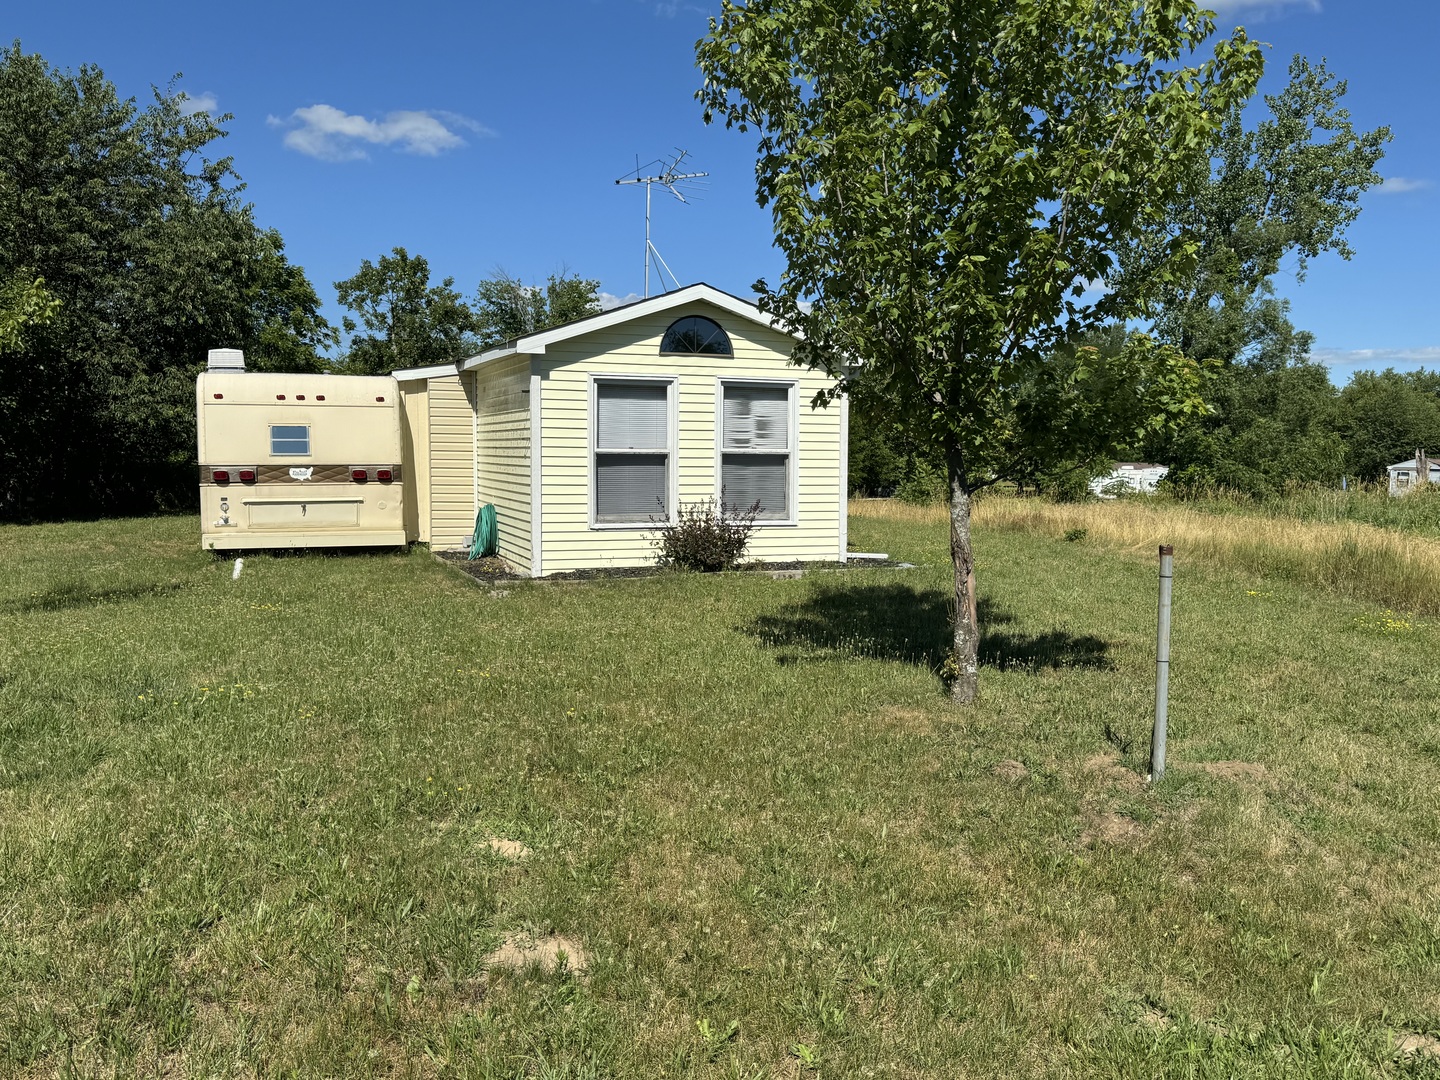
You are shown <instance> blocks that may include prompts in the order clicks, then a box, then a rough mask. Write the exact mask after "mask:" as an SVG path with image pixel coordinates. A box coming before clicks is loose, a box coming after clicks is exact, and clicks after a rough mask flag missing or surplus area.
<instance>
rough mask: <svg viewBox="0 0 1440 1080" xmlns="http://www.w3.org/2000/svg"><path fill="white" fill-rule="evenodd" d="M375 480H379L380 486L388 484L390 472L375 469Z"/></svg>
mask: <svg viewBox="0 0 1440 1080" xmlns="http://www.w3.org/2000/svg"><path fill="white" fill-rule="evenodd" d="M375 479H376V480H379V481H380V482H381V483H382V484H388V483H389V482H390V470H389V469H376V470H375Z"/></svg>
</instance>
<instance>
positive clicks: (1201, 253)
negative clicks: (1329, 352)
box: [1122, 56, 1391, 363]
mask: <svg viewBox="0 0 1440 1080" xmlns="http://www.w3.org/2000/svg"><path fill="white" fill-rule="evenodd" d="M1289 75H1290V80H1289V82H1288V83H1287V84H1286V86H1285V88H1284V90H1282V91H1281V92H1280V93H1278V94H1267V95H1266V96H1265V106H1266V109H1267V112H1268V115H1265V116H1264V118H1263V119H1261V120H1260V121H1259V122H1258V123H1255V124H1254V125H1253V126H1250V127H1247V126H1246V123H1245V115H1244V111H1243V109H1242V107H1241V103H1240V102H1234V103H1232V105H1231V108H1230V111H1229V113H1228V114H1227V115H1226V117H1225V121H1224V124H1223V125H1222V126H1221V128H1220V131H1219V132H1218V134H1217V137H1216V139H1215V142H1214V144H1213V146H1212V149H1211V153H1210V154H1209V155H1207V156H1205V157H1204V158H1199V159H1197V160H1196V161H1195V162H1194V163H1193V164H1192V168H1194V169H1195V172H1196V175H1195V176H1194V177H1193V178H1192V183H1191V184H1189V185H1187V188H1186V192H1185V195H1184V197H1183V198H1182V199H1180V200H1177V201H1176V202H1175V204H1174V205H1173V206H1172V207H1171V208H1170V211H1169V213H1168V214H1167V224H1166V227H1165V228H1164V229H1163V230H1159V231H1156V232H1154V233H1151V234H1148V235H1146V236H1144V237H1143V238H1142V242H1141V243H1138V244H1135V245H1132V246H1129V247H1127V249H1126V250H1125V251H1124V258H1123V263H1124V268H1125V273H1124V275H1123V276H1122V280H1124V279H1133V278H1137V277H1144V276H1148V275H1149V274H1150V273H1151V270H1152V266H1153V264H1155V263H1156V262H1157V261H1158V262H1160V263H1161V264H1162V265H1163V262H1164V260H1165V258H1166V253H1167V250H1168V248H1169V246H1170V243H1171V242H1172V241H1173V239H1174V238H1175V237H1177V236H1181V235H1188V236H1191V237H1193V238H1194V239H1195V242H1196V244H1197V249H1196V256H1197V257H1196V260H1195V263H1194V267H1193V269H1192V270H1191V272H1190V273H1188V274H1185V275H1183V276H1180V277H1176V278H1173V279H1171V281H1170V282H1169V284H1168V287H1167V288H1165V289H1164V290H1163V292H1162V294H1161V307H1160V310H1159V314H1158V317H1157V319H1156V322H1155V330H1156V333H1157V335H1158V336H1160V337H1161V338H1163V339H1164V340H1167V341H1171V342H1173V343H1174V344H1176V345H1178V346H1179V347H1180V349H1181V350H1182V351H1183V352H1184V353H1185V354H1186V355H1187V356H1199V357H1207V358H1213V359H1216V360H1220V361H1224V362H1226V363H1229V362H1233V361H1236V360H1242V359H1244V358H1246V357H1247V356H1250V355H1252V354H1253V353H1255V352H1257V351H1262V350H1264V349H1265V348H1266V342H1267V341H1268V340H1270V339H1271V338H1273V337H1274V336H1275V335H1276V332H1277V330H1278V332H1279V336H1281V337H1283V336H1284V335H1285V333H1286V330H1285V327H1286V326H1287V325H1288V323H1286V322H1285V315H1286V311H1285V308H1284V305H1283V301H1280V300H1278V299H1276V298H1275V296H1274V289H1273V285H1272V282H1273V279H1274V277H1275V275H1276V274H1277V273H1278V272H1279V270H1280V268H1281V266H1282V264H1285V265H1286V266H1287V269H1291V270H1293V272H1294V275H1295V278H1296V280H1297V281H1300V282H1303V281H1304V280H1305V274H1306V271H1307V269H1308V267H1309V264H1310V260H1312V259H1314V258H1316V257H1317V256H1319V255H1320V254H1322V253H1324V252H1333V253H1335V254H1337V255H1339V256H1340V257H1341V258H1343V259H1349V258H1350V257H1351V255H1352V254H1353V251H1352V250H1351V248H1350V245H1349V244H1348V243H1347V241H1346V238H1345V231H1346V229H1347V228H1348V227H1349V226H1350V224H1352V223H1353V222H1354V220H1355V218H1356V217H1357V216H1358V215H1359V213H1360V197H1361V195H1363V194H1364V192H1365V190H1366V189H1367V188H1369V187H1371V186H1373V185H1375V184H1378V183H1379V182H1380V179H1381V177H1380V174H1379V173H1378V172H1376V171H1375V168H1376V166H1377V165H1378V164H1379V162H1380V159H1381V158H1382V157H1383V156H1384V153H1385V144H1386V143H1387V142H1389V141H1390V137H1391V136H1390V129H1389V128H1385V127H1380V128H1376V129H1375V130H1374V131H1369V132H1357V131H1356V130H1355V126H1354V124H1353V123H1352V122H1351V120H1350V113H1349V111H1348V110H1347V109H1346V108H1345V107H1344V106H1343V104H1342V101H1343V99H1344V97H1345V93H1346V90H1347V86H1346V83H1345V82H1344V81H1343V80H1340V79H1337V78H1336V77H1335V76H1334V75H1333V74H1332V73H1331V72H1330V71H1329V70H1328V69H1327V68H1326V66H1325V63H1324V61H1321V62H1320V63H1318V64H1311V63H1310V61H1308V60H1306V59H1305V58H1304V57H1303V56H1296V57H1294V58H1293V59H1292V60H1291V61H1290V71H1289Z"/></svg>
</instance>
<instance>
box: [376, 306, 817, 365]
mask: <svg viewBox="0 0 1440 1080" xmlns="http://www.w3.org/2000/svg"><path fill="white" fill-rule="evenodd" d="M696 300H704V301H705V302H707V303H709V304H713V305H714V306H715V307H718V308H720V309H722V310H723V311H728V312H729V313H730V314H732V315H737V316H739V317H740V318H742V319H746V320H748V321H750V322H753V323H756V324H757V325H759V326H763V327H765V328H766V329H768V330H774V331H776V332H777V333H781V334H785V335H787V336H789V337H793V338H796V339H797V340H798V338H799V335H797V334H793V333H791V332H790V331H788V330H785V329H784V328H782V327H781V326H780V325H779V323H778V322H777V321H776V320H775V319H772V318H771V317H770V316H769V315H766V314H765V313H764V312H763V311H761V310H760V309H759V308H758V307H756V306H755V305H754V304H752V303H750V301H748V300H741V299H740V298H739V297H738V296H731V295H730V294H729V293H727V292H722V291H721V290H719V289H717V288H715V287H714V286H713V285H706V284H705V283H704V282H697V283H696V284H694V285H686V286H685V287H684V288H683V289H676V290H675V291H674V292H668V293H662V294H661V295H659V296H650V297H646V298H645V299H644V300H636V301H634V302H633V303H629V304H621V305H620V306H619V307H613V308H611V309H610V310H609V311H602V312H600V313H599V314H598V315H587V316H585V317H584V318H583V319H574V320H572V321H571V322H568V323H561V324H560V325H559V326H552V327H549V328H548V329H545V330H537V331H536V332H535V333H533V334H525V335H523V336H522V337H518V338H513V339H512V340H510V341H507V342H504V343H503V344H500V345H496V346H495V347H494V348H491V349H486V350H485V351H484V352H482V353H477V354H476V355H474V356H470V357H466V358H465V359H463V360H455V361H452V362H450V363H448V364H435V365H432V366H430V367H419V368H405V369H403V370H400V371H395V372H392V373H391V374H392V375H394V377H395V378H396V379H399V380H410V379H434V378H438V377H441V376H444V375H454V374H457V373H458V372H461V371H470V370H473V369H474V368H477V367H479V366H480V365H482V364H488V363H489V362H490V361H492V360H501V359H504V358H505V357H507V356H541V355H544V353H545V350H546V348H547V347H548V346H550V345H555V344H558V343H559V342H562V341H569V340H570V339H571V338H575V337H579V336H580V335H582V334H589V333H593V332H594V331H596V330H604V329H606V328H607V327H611V326H618V325H620V324H621V323H627V322H629V321H630V320H632V319H643V318H645V317H646V316H647V315H658V314H661V313H663V312H666V311H669V310H671V309H673V308H677V307H680V306H682V305H684V304H689V303H693V302H694V301H696Z"/></svg>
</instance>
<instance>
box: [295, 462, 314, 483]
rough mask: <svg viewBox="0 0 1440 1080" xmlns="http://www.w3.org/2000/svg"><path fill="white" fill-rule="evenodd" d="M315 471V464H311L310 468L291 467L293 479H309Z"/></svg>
mask: <svg viewBox="0 0 1440 1080" xmlns="http://www.w3.org/2000/svg"><path fill="white" fill-rule="evenodd" d="M314 472H315V466H313V465H311V466H310V467H309V468H306V469H291V470H290V479H291V480H309V479H310V477H311V475H312V474H313V473H314Z"/></svg>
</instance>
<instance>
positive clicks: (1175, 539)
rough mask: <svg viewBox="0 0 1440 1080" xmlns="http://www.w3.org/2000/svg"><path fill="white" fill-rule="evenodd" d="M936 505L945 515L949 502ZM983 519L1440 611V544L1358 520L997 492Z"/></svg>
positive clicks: (994, 525)
mask: <svg viewBox="0 0 1440 1080" xmlns="http://www.w3.org/2000/svg"><path fill="white" fill-rule="evenodd" d="M916 509H917V510H928V511H929V512H930V513H931V514H932V515H935V516H936V517H937V518H942V519H943V517H944V510H943V508H941V507H929V508H916ZM975 523H976V525H977V526H980V527H982V528H990V529H1023V530H1025V531H1027V532H1034V533H1040V534H1047V533H1048V534H1050V535H1052V536H1056V537H1060V536H1064V535H1065V534H1066V533H1067V532H1070V531H1071V530H1078V529H1083V530H1084V535H1085V538H1086V539H1087V540H1090V541H1098V542H1100V543H1102V544H1105V545H1107V546H1111V547H1118V548H1121V549H1126V550H1131V551H1134V552H1136V553H1137V554H1139V553H1143V554H1145V555H1150V556H1153V554H1154V552H1155V549H1156V547H1157V546H1158V545H1160V544H1173V545H1174V546H1175V551H1176V557H1177V559H1185V560H1188V561H1192V562H1199V563H1206V564H1209V565H1211V566H1217V567H1225V568H1229V569H1234V570H1239V571H1241V572H1245V573H1252V574H1257V575H1261V576H1273V577H1280V578H1285V579H1288V580H1291V581H1295V582H1298V583H1300V584H1303V585H1308V586H1312V587H1318V588H1321V589H1325V590H1329V591H1334V592H1342V593H1347V594H1349V595H1352V596H1356V597H1360V598H1363V599H1366V600H1372V601H1375V602H1378V603H1381V604H1385V605H1387V606H1388V607H1391V608H1393V609H1394V610H1396V611H1406V612H1414V613H1417V614H1426V615H1434V614H1437V613H1440V543H1437V542H1436V541H1434V540H1430V539H1426V538H1425V537H1422V536H1417V535H1415V534H1414V533H1408V532H1401V531H1399V530H1395V529H1385V528H1378V527H1376V526H1373V525H1364V524H1361V523H1358V522H1335V523H1324V522H1315V521H1300V520H1296V519H1289V518H1276V517H1260V516H1250V515H1241V514H1232V515H1215V514H1205V513H1199V512H1197V511H1196V510H1194V509H1192V508H1190V507H1187V506H1185V505H1183V504H1177V503H1170V502H1153V503H1150V502H1139V501H1129V500H1126V501H1119V502H1107V503H1078V504H1059V503H1051V502H1044V501H1042V500H1039V499H1012V498H1000V497H991V498H987V499H981V500H980V501H979V502H978V503H977V504H976V508H975Z"/></svg>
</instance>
